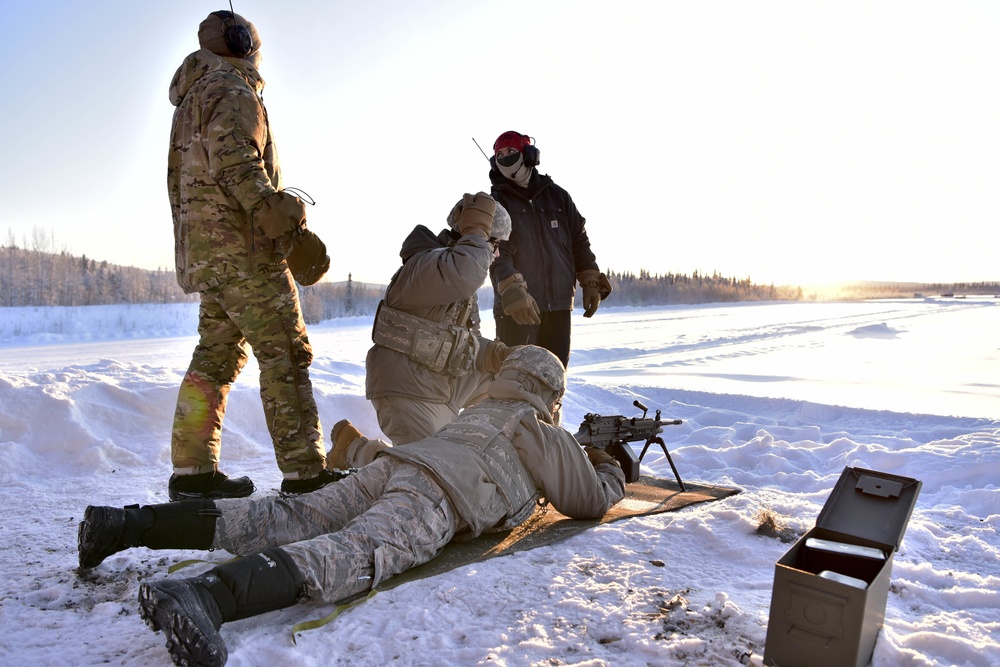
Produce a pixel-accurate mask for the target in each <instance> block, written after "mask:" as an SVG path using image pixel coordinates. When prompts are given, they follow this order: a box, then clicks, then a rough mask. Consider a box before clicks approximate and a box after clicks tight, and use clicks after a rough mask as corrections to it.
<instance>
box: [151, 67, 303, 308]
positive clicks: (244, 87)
mask: <svg viewBox="0 0 1000 667" xmlns="http://www.w3.org/2000/svg"><path fill="white" fill-rule="evenodd" d="M263 89H264V80H263V79H262V78H261V76H260V74H259V73H258V72H257V69H256V68H255V67H254V66H253V65H252V64H250V62H249V61H247V60H244V59H242V58H224V57H221V56H217V55H215V54H214V53H211V52H210V51H208V50H206V49H201V50H200V51H195V52H194V53H192V54H191V55H189V56H188V57H187V58H185V59H184V62H183V63H182V64H181V66H180V67H179V68H178V69H177V72H176V74H174V78H173V80H172V81H171V82H170V102H171V104H173V105H174V106H175V107H177V108H176V109H175V110H174V118H173V123H172V126H171V129H170V153H169V156H168V161H167V189H168V192H169V196H170V208H171V213H172V215H173V219H174V253H175V260H176V268H177V282H178V283H180V286H181V288H183V289H184V291H185V292H189V293H190V292H198V291H202V290H205V289H208V288H211V287H214V286H216V285H219V284H222V283H223V282H225V281H226V280H227V279H228V278H230V277H236V276H239V277H241V278H246V277H248V276H250V275H253V274H254V273H256V272H257V271H260V270H262V269H264V268H273V266H274V265H275V264H280V263H281V262H283V259H282V258H281V257H280V256H279V255H277V254H276V253H275V249H274V242H273V241H270V240H268V239H267V237H265V236H264V235H263V233H262V232H260V231H259V230H255V229H254V227H253V224H252V220H253V217H252V213H251V212H252V211H253V210H254V209H255V208H256V207H257V205H258V204H259V203H260V202H261V201H262V200H263V199H264V198H265V197H267V196H268V195H269V194H271V193H272V192H274V191H275V190H280V189H281V171H280V167H279V165H278V155H277V152H276V149H275V147H274V143H273V142H272V139H271V132H270V128H269V127H268V123H267V111H266V110H265V109H264V103H263V102H262V101H261V98H260V93H261V91H262V90H263Z"/></svg>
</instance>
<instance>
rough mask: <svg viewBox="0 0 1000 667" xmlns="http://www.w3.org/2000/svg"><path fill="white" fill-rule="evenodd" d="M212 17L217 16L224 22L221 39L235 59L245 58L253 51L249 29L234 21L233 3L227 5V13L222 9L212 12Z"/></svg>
mask: <svg viewBox="0 0 1000 667" xmlns="http://www.w3.org/2000/svg"><path fill="white" fill-rule="evenodd" d="M212 16H218V17H219V18H220V19H222V20H223V22H224V25H225V32H223V33H222V38H223V39H224V40H225V41H226V47H227V48H228V49H229V50H230V51H232V53H233V55H234V56H236V57H237V58H246V57H247V56H248V55H249V54H250V52H251V51H253V37H252V36H251V35H250V29H249V28H247V27H246V26H245V25H243V24H242V23H240V22H239V21H238V20H236V12H234V11H233V3H232V2H230V3H229V11H228V12H227V11H225V10H224V9H223V10H219V11H217V12H212ZM229 21H232V23H231V24H230V23H229Z"/></svg>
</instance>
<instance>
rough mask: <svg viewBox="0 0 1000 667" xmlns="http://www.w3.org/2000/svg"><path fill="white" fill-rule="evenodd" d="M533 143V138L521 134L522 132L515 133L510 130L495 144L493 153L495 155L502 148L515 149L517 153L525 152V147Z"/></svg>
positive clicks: (498, 138)
mask: <svg viewBox="0 0 1000 667" xmlns="http://www.w3.org/2000/svg"><path fill="white" fill-rule="evenodd" d="M530 143H531V137H529V136H528V135H526V134H521V133H520V132H515V131H514V130H510V131H508V132H504V133H503V134H501V135H500V136H499V137H497V140H496V141H494V142H493V153H494V155H495V154H496V152H497V151H498V150H500V149H501V148H513V149H514V150H516V151H517V152H519V153H521V152H524V147H525V146H527V145H528V144H530Z"/></svg>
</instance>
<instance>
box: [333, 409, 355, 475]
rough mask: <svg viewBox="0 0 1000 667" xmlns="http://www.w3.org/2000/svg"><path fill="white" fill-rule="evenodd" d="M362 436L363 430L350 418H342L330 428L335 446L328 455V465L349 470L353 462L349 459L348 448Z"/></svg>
mask: <svg viewBox="0 0 1000 667" xmlns="http://www.w3.org/2000/svg"><path fill="white" fill-rule="evenodd" d="M360 437H361V431H359V430H358V428H357V427H356V426H355V425H354V424H352V423H351V422H350V420H348V419H341V420H340V421H339V422H337V423H336V424H334V425H333V428H332V429H330V440H332V441H333V448H332V449H331V450H330V453H329V454H327V455H326V465H327V466H328V467H332V468H339V469H341V470H348V469H349V468H350V467H351V462H350V461H349V460H348V459H347V450H348V447H350V445H351V443H352V442H354V441H355V440H357V439H358V438H360Z"/></svg>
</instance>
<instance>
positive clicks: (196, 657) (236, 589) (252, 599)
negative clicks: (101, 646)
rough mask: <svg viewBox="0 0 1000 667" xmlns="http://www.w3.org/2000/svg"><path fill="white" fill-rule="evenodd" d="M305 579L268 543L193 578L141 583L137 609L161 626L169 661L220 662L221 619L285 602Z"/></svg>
mask: <svg viewBox="0 0 1000 667" xmlns="http://www.w3.org/2000/svg"><path fill="white" fill-rule="evenodd" d="M304 584H305V577H303V576H302V573H301V572H300V571H299V569H298V567H296V565H295V563H294V562H293V561H292V559H291V558H290V557H289V556H288V554H287V553H285V552H284V551H282V550H281V549H267V550H265V551H263V552H261V553H259V554H254V555H253V556H248V557H247V558H240V559H238V560H235V561H232V562H231V563H224V564H223V565H220V566H218V567H215V568H213V569H211V570H209V571H208V572H206V573H205V574H202V575H200V576H198V577H194V578H192V579H180V580H172V579H161V580H158V581H151V582H146V583H143V584H142V585H140V586H139V615H140V616H141V617H142V619H143V620H144V621H146V624H147V625H148V626H149V627H150V628H152V629H153V631H154V632H157V631H159V630H163V634H164V635H165V636H166V639H167V651H169V652H170V657H171V658H172V659H173V661H174V664H176V665H189V666H192V667H195V666H199V667H220V666H221V665H224V664H226V660H227V659H228V658H229V651H228V649H227V648H226V642H225V641H223V639H222V636H221V635H220V634H219V628H220V627H221V626H222V624H223V623H227V622H229V621H235V620H239V619H241V618H248V617H250V616H256V615H258V614H263V613H265V612H268V611H273V610H275V609H283V608H285V607H290V606H291V605H293V604H295V603H296V602H298V601H299V598H300V597H301V596H302V592H303V585H304Z"/></svg>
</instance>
